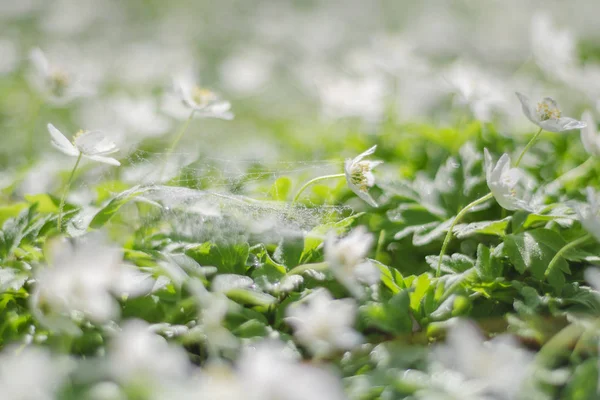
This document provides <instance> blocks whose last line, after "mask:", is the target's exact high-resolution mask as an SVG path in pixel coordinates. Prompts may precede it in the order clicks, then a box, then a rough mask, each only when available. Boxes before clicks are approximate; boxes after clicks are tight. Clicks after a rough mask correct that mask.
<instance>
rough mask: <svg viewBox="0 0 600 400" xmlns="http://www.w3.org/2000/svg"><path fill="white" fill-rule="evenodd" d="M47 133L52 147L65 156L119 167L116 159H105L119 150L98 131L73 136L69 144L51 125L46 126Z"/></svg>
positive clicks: (83, 132)
mask: <svg viewBox="0 0 600 400" xmlns="http://www.w3.org/2000/svg"><path fill="white" fill-rule="evenodd" d="M48 132H50V136H51V138H52V145H53V146H54V147H56V148H57V149H58V150H60V151H62V152H63V153H65V154H66V155H69V156H72V157H79V155H81V156H83V157H85V158H89V159H90V160H94V161H99V162H103V163H106V164H110V165H117V166H118V165H121V163H120V162H119V161H117V160H116V159H114V158H112V157H106V156H107V155H109V154H113V153H116V152H117V151H119V149H118V148H117V146H116V145H115V144H114V143H113V142H111V141H110V140H109V139H108V138H107V137H106V136H105V135H104V133H102V132H100V131H82V132H80V133H78V134H76V135H75V137H74V139H73V142H70V141H69V139H67V138H66V137H65V135H63V134H62V133H61V132H60V131H59V130H58V129H56V128H55V127H54V125H52V124H48Z"/></svg>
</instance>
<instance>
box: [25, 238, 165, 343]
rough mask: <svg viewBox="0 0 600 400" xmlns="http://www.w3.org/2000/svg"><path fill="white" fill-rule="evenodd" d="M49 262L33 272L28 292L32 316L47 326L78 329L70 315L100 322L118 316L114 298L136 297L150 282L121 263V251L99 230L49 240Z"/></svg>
mask: <svg viewBox="0 0 600 400" xmlns="http://www.w3.org/2000/svg"><path fill="white" fill-rule="evenodd" d="M49 249H50V254H49V256H48V259H49V260H50V265H48V266H45V267H43V268H40V269H39V270H38V271H37V272H36V274H35V280H36V284H35V288H34V291H33V294H32V296H31V303H32V304H31V305H32V309H33V311H34V314H35V316H36V318H38V320H40V322H42V323H43V324H45V325H47V326H48V327H50V328H51V329H58V330H68V331H71V332H72V333H73V334H77V333H78V332H79V330H78V328H77V326H76V325H74V324H73V322H71V319H72V318H73V319H75V320H81V319H82V317H83V318H86V319H89V320H90V321H92V322H94V323H104V322H107V321H109V320H111V319H114V318H116V317H118V315H119V304H118V302H117V301H116V300H115V298H114V296H115V295H116V296H128V297H136V296H139V295H142V294H146V293H148V292H149V291H150V290H151V289H152V285H153V280H152V279H151V278H150V277H148V276H145V275H144V274H142V273H141V272H138V271H137V270H136V269H135V268H134V267H130V266H127V265H124V264H123V255H122V250H121V249H120V248H119V247H116V246H112V245H109V244H106V243H105V241H104V238H103V237H102V236H101V235H97V234H88V235H86V236H84V237H82V238H79V239H77V240H66V239H65V240H61V241H58V242H54V243H51V244H50V247H49Z"/></svg>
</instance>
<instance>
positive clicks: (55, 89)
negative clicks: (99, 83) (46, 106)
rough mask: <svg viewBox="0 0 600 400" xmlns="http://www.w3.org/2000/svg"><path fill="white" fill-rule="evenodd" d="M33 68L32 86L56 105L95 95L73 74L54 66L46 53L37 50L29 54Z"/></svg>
mask: <svg viewBox="0 0 600 400" xmlns="http://www.w3.org/2000/svg"><path fill="white" fill-rule="evenodd" d="M29 59H30V61H31V65H32V67H33V71H32V74H31V76H30V77H29V78H30V82H31V84H32V85H33V86H34V87H35V88H36V89H37V90H38V91H40V92H41V93H42V94H43V95H45V96H46V97H47V98H48V100H49V101H50V102H51V103H53V104H56V105H64V104H66V103H68V102H70V101H71V100H73V99H75V98H78V97H84V96H89V95H92V94H93V92H94V91H93V90H92V89H91V88H88V87H85V86H84V85H83V84H82V83H81V81H80V79H79V78H78V77H76V76H74V74H73V73H72V72H69V71H67V70H66V69H64V68H61V67H59V66H56V65H53V64H51V63H50V62H49V61H48V58H47V57H46V55H45V54H44V52H43V51H42V50H40V49H38V48H35V49H33V50H32V51H31V53H30V54H29Z"/></svg>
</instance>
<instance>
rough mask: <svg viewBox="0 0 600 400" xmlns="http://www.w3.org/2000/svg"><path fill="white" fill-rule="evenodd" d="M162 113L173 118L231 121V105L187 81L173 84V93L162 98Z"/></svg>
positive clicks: (178, 81) (209, 91) (181, 80)
mask: <svg viewBox="0 0 600 400" xmlns="http://www.w3.org/2000/svg"><path fill="white" fill-rule="evenodd" d="M163 109H164V111H165V112H166V113H167V114H169V115H171V116H172V117H174V118H179V119H185V118H189V116H190V114H191V113H192V112H193V113H194V116H195V117H200V118H219V119H226V120H230V119H233V113H232V112H231V103H229V102H228V101H225V100H222V99H221V98H220V97H219V95H217V94H216V93H215V92H213V91H211V90H208V89H205V88H201V87H199V86H197V85H196V84H195V83H193V82H192V81H191V80H189V79H184V78H180V79H177V80H175V81H174V82H173V92H172V93H167V94H166V95H165V97H164V98H163Z"/></svg>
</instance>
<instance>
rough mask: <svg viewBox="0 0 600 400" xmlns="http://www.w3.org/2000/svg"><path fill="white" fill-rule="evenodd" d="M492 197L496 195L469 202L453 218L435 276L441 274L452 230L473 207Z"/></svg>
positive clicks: (489, 194) (488, 195)
mask: <svg viewBox="0 0 600 400" xmlns="http://www.w3.org/2000/svg"><path fill="white" fill-rule="evenodd" d="M492 197H494V195H493V194H492V193H488V194H486V195H485V196H483V197H481V198H479V199H477V200H475V201H473V202H471V203H469V204H467V205H466V206H465V207H464V208H463V209H462V210H460V211H459V213H458V214H457V215H456V217H454V219H453V220H452V223H451V224H450V227H449V228H448V232H447V233H446V237H445V238H444V243H443V244H442V250H441V251H440V257H439V259H438V265H437V270H436V272H435V276H438V277H439V276H440V273H441V269H442V259H443V258H444V254H445V253H446V249H447V248H448V244H450V239H452V230H453V229H454V226H456V224H457V223H458V222H459V221H460V220H461V219H462V218H463V217H464V216H465V214H466V213H467V212H468V211H469V210H470V209H471V208H473V207H475V206H478V205H479V204H481V203H485V202H486V201H488V200H489V199H491V198H492Z"/></svg>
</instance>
